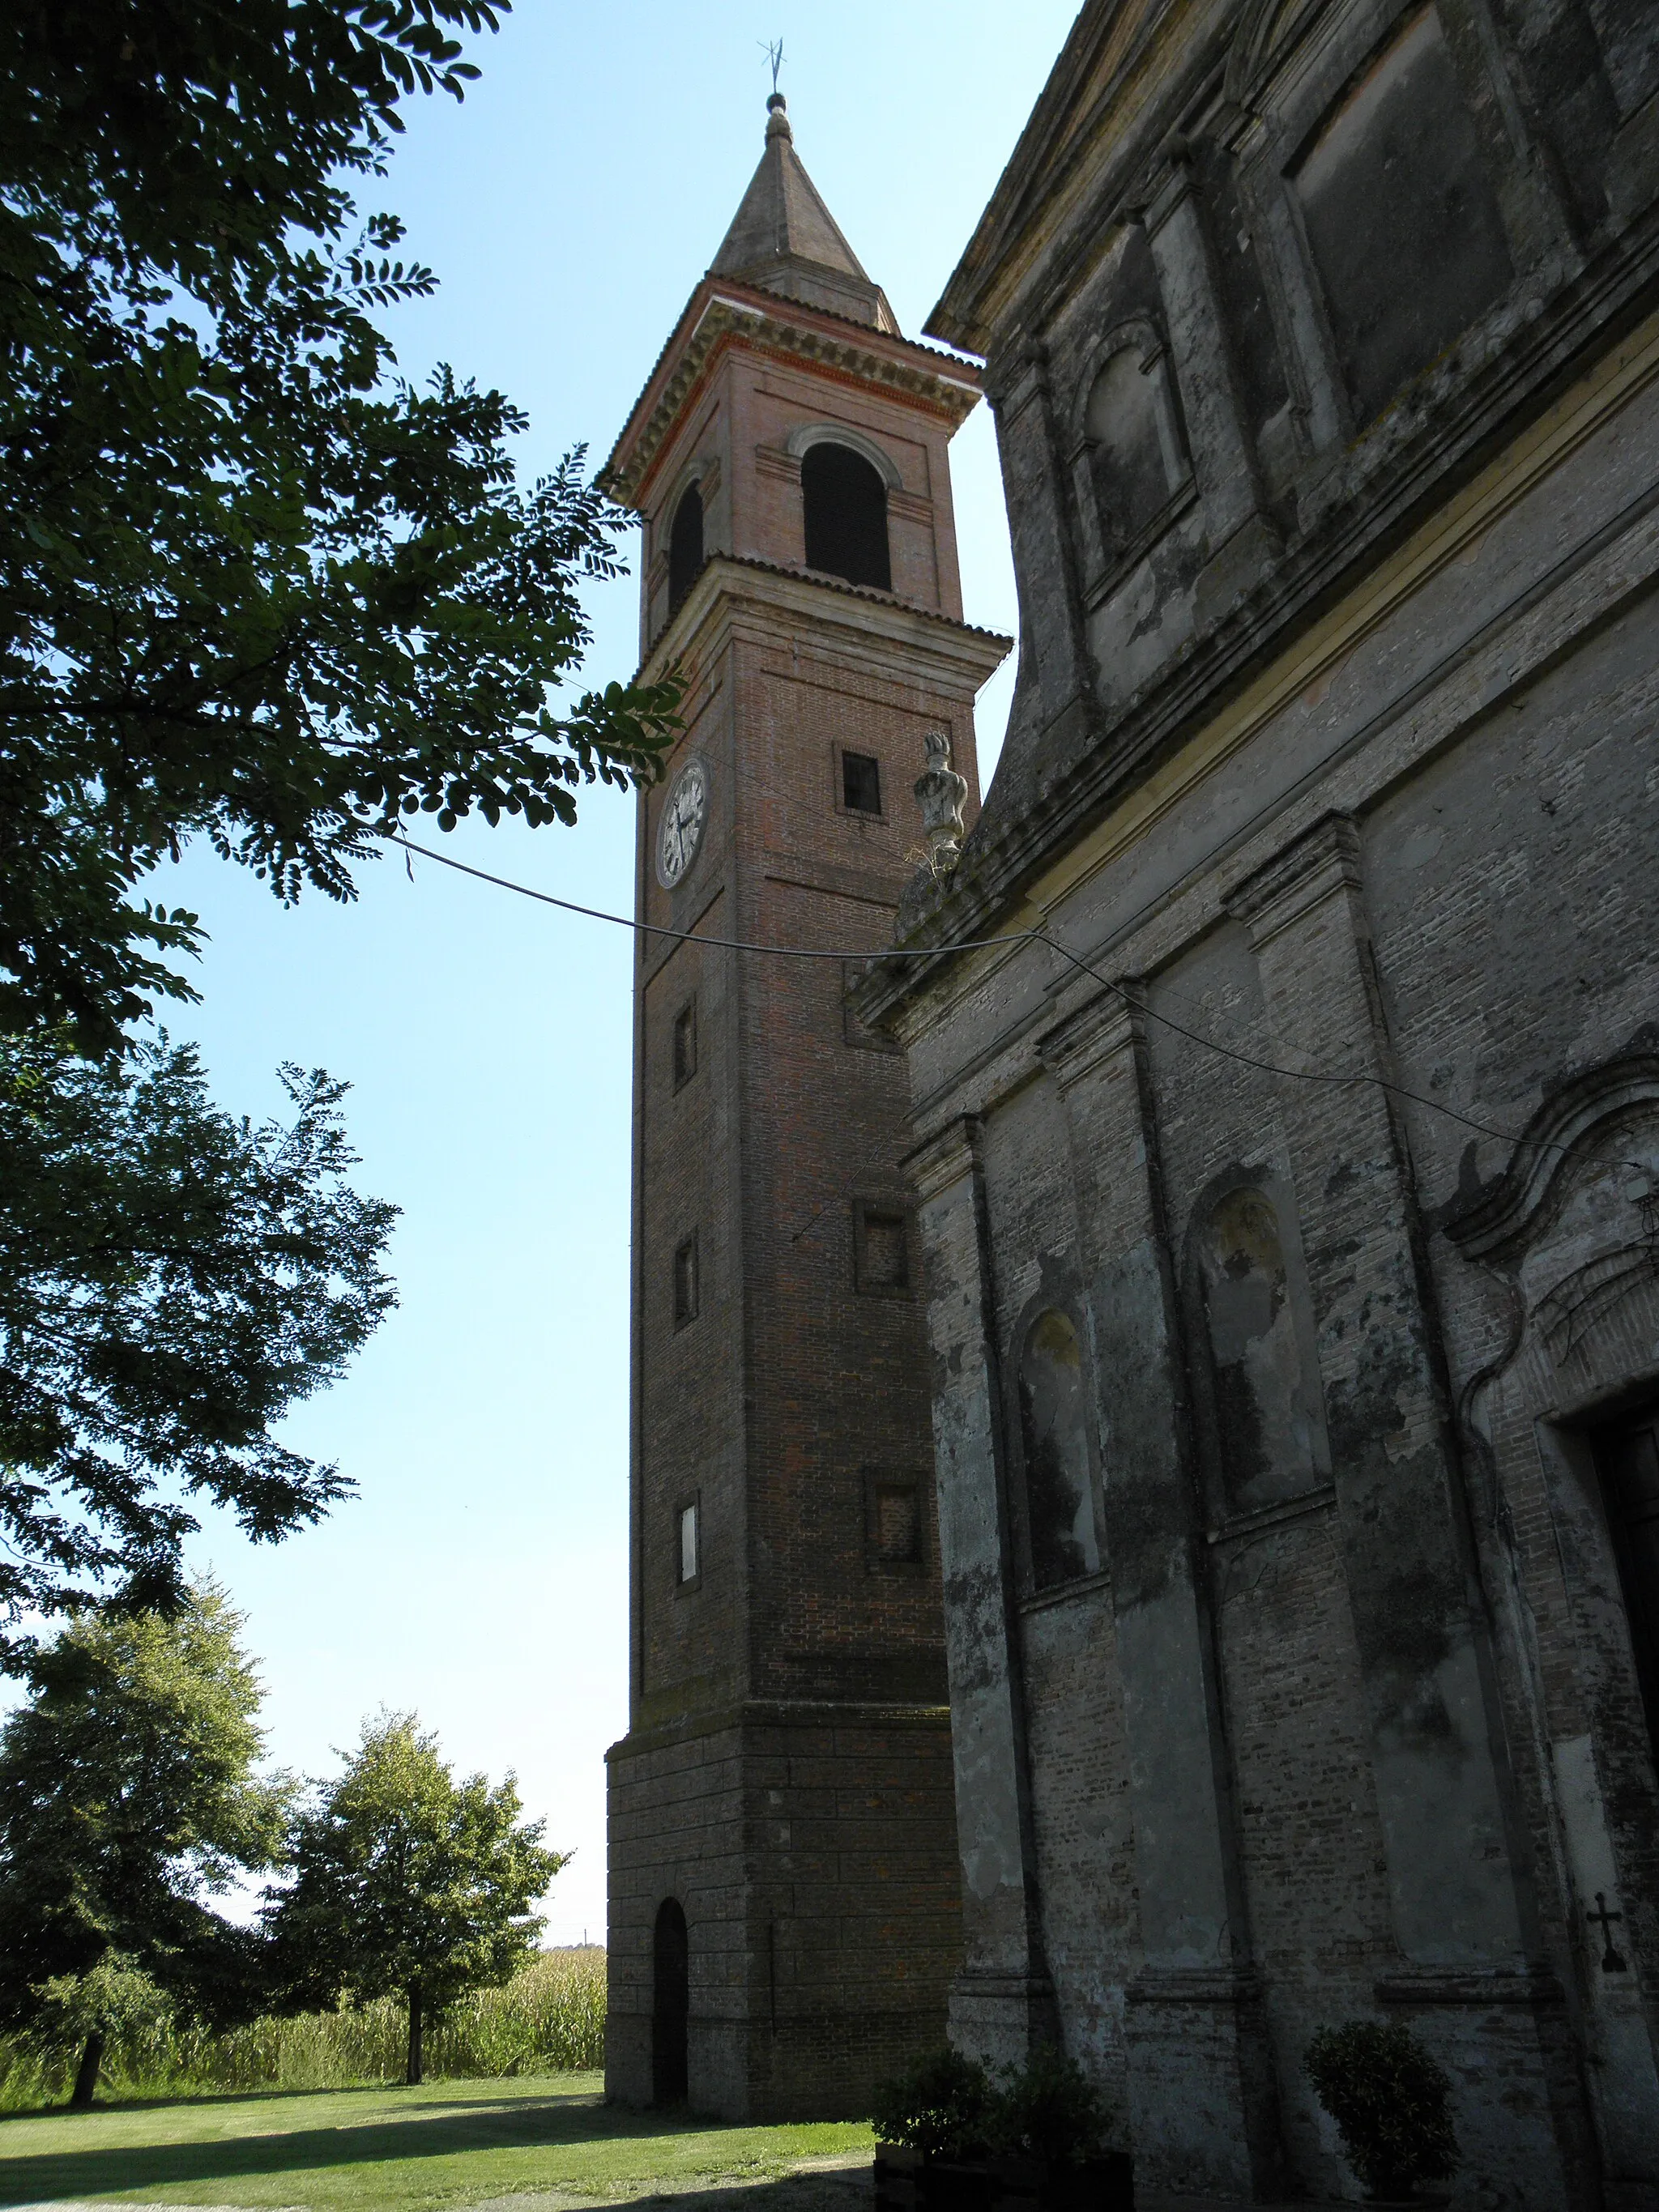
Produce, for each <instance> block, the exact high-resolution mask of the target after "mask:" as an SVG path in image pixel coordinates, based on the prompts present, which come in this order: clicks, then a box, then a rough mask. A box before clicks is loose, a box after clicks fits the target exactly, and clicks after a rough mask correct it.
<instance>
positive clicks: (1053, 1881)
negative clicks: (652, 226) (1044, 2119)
mask: <svg viewBox="0 0 1659 2212" xmlns="http://www.w3.org/2000/svg"><path fill="white" fill-rule="evenodd" d="M1655 21H1656V19H1655V16H1654V15H1653V11H1652V10H1651V9H1646V10H1641V9H1632V10H1626V11H1624V12H1622V13H1621V12H1620V11H1618V10H1615V9H1609V8H1607V7H1603V6H1601V5H1600V4H1599V0H1596V3H1595V4H1589V3H1588V0H1587V3H1586V4H1582V5H1581V4H1579V3H1578V0H1541V4H1540V5H1539V6H1537V7H1536V8H1534V9H1530V10H1529V11H1528V12H1527V14H1526V17H1525V20H1524V21H1523V20H1522V16H1521V15H1520V14H1519V12H1518V11H1511V10H1509V9H1505V8H1504V7H1501V6H1497V7H1489V6H1487V5H1486V4H1485V0H1437V4H1435V5H1431V6H1422V5H1417V6H1409V5H1408V6H1399V5H1394V4H1387V0H1376V4H1362V0H1347V3H1346V4H1339V0H1331V4H1327V5H1324V6H1318V5H1314V4H1308V5H1301V6H1298V5H1297V4H1294V0H1292V3H1291V4H1289V5H1285V4H1282V0H1281V4H1277V5H1268V4H1265V0H1264V4H1261V5H1256V6H1252V7H1250V8H1249V9H1223V8H1221V7H1219V6H1218V7H1214V8H1211V9H1202V8H1200V9H1193V10H1188V11H1170V12H1160V11H1158V10H1154V9H1138V8H1128V9H1121V8H1109V7H1107V6H1105V5H1091V6H1090V7H1087V8H1085V9H1084V11H1083V13H1082V15H1081V16H1080V17H1079V22H1078V25H1077V27H1076V28H1075V29H1074V31H1073V34H1072V38H1071V40H1069V42H1068V45H1067V47H1066V52H1065V53H1064V54H1063V55H1062V58H1061V60H1060V64H1059V65H1058V67H1057V69H1056V71H1055V75H1054V79H1053V81H1052V82H1051V84H1050V87H1049V88H1048V92H1047V93H1046V94H1045V96H1044V100H1043V102H1042V105H1041V106H1039V109H1038V111H1037V112H1036V117H1035V118H1034V119H1033V123H1032V125H1031V126H1030V130H1029V131H1028V133H1027V135H1026V138H1025V140H1024V141H1023V142H1022V145H1021V147H1020V149H1018V151H1017V153H1016V155H1015V157H1014V160H1013V161H1012V164H1011V166H1010V169H1009V172H1008V174H1007V176H1006V179H1005V180H1004V183H1003V185H1001V186H1000V188H999V195H998V197H997V199H996V200H995V201H994V204H993V206H992V209H991V210H988V211H987V217H986V219H985V221H984V222H983V223H982V224H981V228H980V231H979V233H978V234H976V236H975V240H974V241H973V242H972V244H971V245H970V246H969V251H968V253H967V255H966V256H965V257H964V259H963V264H962V266H961V268H960V269H959V270H958V271H957V275H956V276H955V277H953V279H952V280H951V286H950V287H949V288H948V289H947V291H946V294H945V298H944V300H943V301H941V303H940V306H939V308H938V309H937V310H936V311H935V317H934V320H933V326H932V327H933V329H934V331H936V333H937V334H939V335H940V336H943V337H950V338H952V339H954V340H955V341H956V342H957V343H961V344H963V345H968V346H972V347H974V348H975V349H977V350H980V351H981V352H982V353H984V354H985V356H987V363H988V367H987V383H988V386H989V387H990V389H991V391H992V392H993V394H994V403H995V405H996V408H997V412H998V420H999V435H1000V441H1001V452H1002V458H1003V468H1004V478H1005V485H1006V492H1007V496H1008V501H1009V513H1010V522H1011V527H1012V535H1013V540H1014V550H1015V562H1016V568H1017V573H1018V580H1019V584H1020V589H1021V605H1022V629H1023V635H1022V645H1021V653H1022V659H1021V671H1020V678H1019V682H1018V689H1017V696H1016V700H1015V703H1014V708H1013V712H1012V717H1011V722H1010V729H1009V734H1008V738H1007V740H1006V746H1005V750H1004V753H1003V757H1002V759H1001V761H1000V764H999V767H998V769H997V773H996V775H995V777H994V780H993V782H992V784H991V787H990V788H989V790H988V791H987V795H986V802H985V807H984V811H983V812H982V814H981V818H980V820H979V823H977V824H976V826H975V829H974V831H973V833H972V835H971V836H970V837H969V840H968V841H967V844H966V846H965V848H964V850H963V857H962V860H961V862H960V865H959V866H958V867H957V870H956V871H955V872H954V873H953V875H952V876H951V878H950V879H949V881H948V882H946V883H945V884H933V883H931V882H928V881H927V880H925V879H922V880H919V881H918V884H916V886H915V888H914V889H913V891H912V893H911V895H910V897H909V899H908V902H907V905H906V908H905V910H904V915H903V925H904V931H905V939H904V941H905V944H906V947H907V954H908V957H907V958H906V959H905V960H904V961H902V962H901V961H898V960H894V961H892V962H890V963H887V964H886V965H885V966H884V968H882V969H880V970H879V971H878V973H877V975H874V976H873V977H872V979H871V980H870V981H868V982H867V983H866V984H865V985H863V986H861V987H860V989H859V991H858V992H857V994H855V1000H854V1009H855V1012H856V1013H857V1014H858V1016H859V1018H861V1019H864V1020H866V1021H869V1022H872V1023H873V1022H880V1021H885V1022H887V1023H888V1024H890V1027H891V1028H892V1029H893V1030H894V1032H895V1033H896V1035H898V1036H901V1037H902V1041H903V1042H904V1044H905V1046H906V1049H907V1053H908V1068H909V1073H910V1079H911V1088H912V1098H913V1119H914V1122H915V1130H916V1136H917V1143H916V1146H915V1150H914V1151H913V1152H912V1153H911V1155H910V1157H909V1161H908V1166H909V1170H910V1172H911V1174H912V1176H913V1179H914V1182H915V1188H916V1189H917V1192H918V1196H919V1203H920V1206H921V1220H922V1226H923V1235H924V1242H925V1244H926V1248H927V1264H928V1296H929V1325H930V1331H931V1334H932V1339H933V1426H934V1443H935V1459H936V1470H937V1472H936V1480H937V1485H938V1490H939V1514H940V1532H941V1534H940V1541H941V1549H942V1555H943V1560H944V1566H945V1606H946V1626H947V1646H948V1653H949V1660H950V1669H951V1710H952V1724H953V1730H954V1735H955V1740H956V1754H955V1755H956V1773H957V1826H958V1832H959V1836H960V1839H961V1844H962V1851H963V1897H964V1911H965V1915H966V1923H967V1926H966V1936H967V1940H966V1945H965V1950H964V1957H963V1967H962V1970H961V1972H960V1973H959V1974H958V1977H957V1984H956V1988H955V1992H954V1995H953V1999H952V2025H953V2033H955V2034H956V2035H957V2038H958V2039H959V2040H961V2041H962V2042H963V2044H964V2045H967V2046H968V2047H969V2048H972V2049H975V2050H977V2051H981V2052H982V2053H983V2054H985V2055H986V2056H987V2057H993V2058H997V2059H1008V2058H1012V2057H1018V2055H1020V2053H1022V2052H1023V2051H1027V2050H1029V2049H1030V2048H1031V2047H1032V2046H1033V2045H1035V2044H1036V2043H1039V2042H1041V2041H1042V2040H1044V2039H1048V2038H1049V2037H1052V2036H1054V2035H1056V2034H1057V2035H1058V2036H1059V2037H1060V2039H1062V2040H1063V2042H1064V2043H1065V2044H1066V2047H1067V2048H1068V2049H1070V2050H1072V2051H1074V2052H1075V2053H1076V2054H1077V2055H1078V2056H1079V2057H1080V2058H1082V2059H1083V2060H1084V2061H1085V2063H1087V2064H1088V2065H1089V2066H1090V2067H1091V2069H1095V2070H1096V2071H1097V2074H1098V2076H1099V2078H1100V2079H1101V2081H1103V2084H1104V2085H1105V2086H1106V2087H1107V2088H1108V2089H1109V2092H1110V2093H1111V2094H1112V2096H1113V2097H1114V2099H1115V2100H1116V2102H1117V2104H1118V2106H1119V2107H1120V2109H1121V2112H1122V2113H1123V2115H1124V2125H1125V2127H1126V2129H1127V2132H1128V2133H1129V2135H1130V2136H1131V2137H1132V2139H1133V2143H1134V2147H1135V2150H1136V2154H1137V2159H1138V2161H1139V2172H1141V2173H1142V2174H1143V2175H1144V2176H1145V2178H1146V2181H1147V2183H1148V2184H1149V2185H1153V2186H1164V2187H1167V2188H1171V2189H1179V2190H1185V2191H1201V2192H1209V2193H1213V2194H1222V2195H1241V2196H1246V2197H1249V2196H1255V2197H1264V2198H1267V2199H1270V2200H1271V2199H1273V2198H1275V2197H1279V2196H1282V2195H1284V2194H1286V2193H1289V2194H1292V2195H1294V2194H1305V2195H1308V2196H1310V2197H1319V2198H1329V2197H1340V2196H1344V2195H1347V2196H1352V2195H1353V2194H1355V2193H1356V2192H1357V2184H1356V2181H1355V2178H1354V2177H1353V2176H1352V2173H1351V2172H1349V2171H1348V2170H1347V2168H1346V2166H1345V2165H1344V2163H1343V2161H1342V2159H1341V2157H1340V2148H1339V2144H1338V2142H1337V2139H1336V2136H1335V2135H1334V2130H1333V2129H1332V2126H1331V2124H1330V2122H1329V2120H1328V2117H1327V2116H1326V2115H1325V2114H1324V2113H1323V2112H1322V2109H1321V2108H1320V2106H1318V2104H1317V2101H1316V2099H1315V2098H1314V2096H1313V2093H1312V2091H1311V2087H1310V2083H1309V2081H1308V2079H1307V2076H1306V2074H1305V2071H1304V2063H1303V2059H1304V2052H1305V2050H1306V2046H1307V2042H1308V2039H1309V2037H1310V2034H1311V2033H1313V2032H1314V2030H1315V2029H1316V2028H1317V2027H1322V2026H1325V2025H1329V2024H1332V2023H1334V2022H1336V2021H1341V2020H1346V2019H1351V2018H1355V2017H1369V2018H1384V2019H1391V2020H1399V2021H1405V2022H1406V2023H1407V2024H1408V2025H1409V2026H1410V2027H1411V2028H1412V2029H1413V2033H1416V2034H1417V2035H1418V2036H1419V2038H1420V2039H1421V2040H1422V2041H1423V2042H1424V2043H1425V2044H1426V2045H1428V2046H1429V2047H1430V2048H1431V2050H1432V2051H1435V2052H1436V2053H1437V2055H1438V2056H1439V2057H1440V2058H1441V2059H1442V2061H1443V2063H1444V2064H1445V2065H1446V2067H1447V2069H1448V2070H1449V2074H1450V2075H1451V2077H1452V2081H1453V2083H1454V2104H1455V2115H1456V2124H1457V2128H1458V2131H1459V2138H1460V2142H1461V2144H1462V2165H1461V2167H1460V2170H1459V2173H1458V2175H1457V2177H1456V2179H1455V2200H1456V2202H1458V2203H1460V2204H1464V2205H1468V2207H1470V2208H1473V2207H1474V2206H1475V2205H1477V2204H1480V2205H1482V2206H1492V2207H1495V2206H1498V2205H1503V2206H1506V2207H1510V2206H1512V2207H1515V2208H1517V2212H1519V2208H1528V2212H1555V2208H1558V2207H1564V2206H1568V2205H1571V2206H1574V2207H1578V2206H1583V2207H1584V2208H1586V2212H1589V2208H1592V2207H1596V2208H1599V2207H1601V2206H1615V2207H1619V2208H1621V2212H1626V2208H1627V2212H1636V2208H1638V2207H1642V2208H1650V2207H1651V2206H1652V2205H1653V2204H1654V2203H1659V2065H1656V2049H1659V2002H1656V1995H1655V1993H1656V1991H1659V1846H1656V1843H1655V1838H1656V1835H1659V1776H1656V1765H1655V1742H1656V1732H1659V1706H1656V1705H1655V1704H1654V1702H1653V1699H1652V1696H1651V1694H1650V1697H1649V1700H1648V1703H1647V1704H1646V1705H1644V1699H1643V1693H1642V1686H1641V1685H1642V1678H1641V1674H1640V1668H1641V1665H1642V1663H1643V1662H1642V1657H1641V1654H1642V1650H1643V1648H1644V1647H1643V1640H1642V1639H1643V1633H1644V1631H1643V1626H1642V1623H1643V1620H1644V1617H1645V1616H1644V1613H1643V1607H1644V1605H1645V1604H1646V1603H1648V1602H1649V1601H1651V1602H1652V1603H1653V1604H1654V1605H1655V1606H1659V1585H1656V1587H1655V1588H1654V1589H1653V1590H1652V1591H1651V1592H1650V1593H1649V1594H1648V1597H1646V1598H1644V1596H1643V1595H1642V1592H1643V1589H1644V1588H1645V1585H1643V1584H1641V1583H1639V1580H1638V1581H1632V1579H1631V1577H1632V1575H1634V1574H1635V1573H1636V1569H1634V1568H1633V1567H1632V1565H1631V1564H1630V1559H1631V1556H1632V1555H1630V1554H1629V1553H1626V1554H1623V1555H1621V1554H1620V1553H1619V1550H1618V1545H1619V1544H1620V1542H1626V1541H1633V1540H1627V1539H1625V1538H1620V1537H1619V1536H1618V1535H1617V1534H1616V1526H1615V1523H1616V1517H1617V1516H1616V1513H1615V1508H1614V1505H1613V1504H1612V1503H1610V1501H1611V1500H1612V1499H1613V1491H1612V1490H1611V1489H1610V1488H1609V1487H1608V1483H1609V1482H1610V1481H1611V1478H1610V1477H1606V1476H1605V1475H1604V1469H1605V1468H1606V1466H1607V1464H1608V1462H1607V1456H1606V1455H1607V1451H1608V1450H1609V1449H1612V1447H1611V1446H1610V1445H1609V1444H1608V1443H1607V1437H1608V1436H1609V1435H1610V1434H1611V1433H1612V1431H1610V1430H1609V1428H1608V1427H1607V1424H1608V1423H1609V1422H1613V1421H1614V1420H1615V1419H1617V1420H1622V1421H1626V1423H1628V1422H1629V1421H1632V1420H1634V1419H1636V1418H1637V1416H1638V1413H1640V1414H1641V1415H1642V1418H1644V1419H1645V1418H1646V1413H1644V1411H1643V1409H1644V1408H1648V1407H1651V1406H1652V1404H1653V1403H1654V1402H1655V1401H1659V1261H1656V1254H1659V951H1656V946H1659V933H1656V927H1655V924H1656V919H1659V917H1656V915H1655V911H1654V907H1655V902H1656V900H1659V870H1656V867H1655V864H1654V856H1655V854H1656V851H1659V713H1656V708H1659V630H1656V627H1655V623H1654V620H1653V607H1654V599H1655V593H1656V591H1659V526H1656V523H1655V520H1654V517H1655V514H1656V513H1659V38H1656V36H1655V31H1654V25H1655ZM1019 931H1026V932H1029V933H1030V934H1029V935H1027V936H1026V937H1025V938H1024V940H1023V941H1022V942H1020V943H1018V945H1013V946H1012V947H1005V948H1001V949H999V950H997V951H984V952H977V953H972V954H952V953H951V952H950V951H948V950H947V949H946V948H948V947H949V946H950V945H951V944H952V943H956V942H959V941H961V940H963V939H976V938H981V937H988V936H992V935H1006V934H1008V933H1017V932H1019ZM1598 1439H1600V1441H1598ZM1621 1448H1622V1447H1621ZM1598 1454H1600V1455H1601V1456H1600V1457H1599V1458H1598V1456H1597V1455H1598ZM1618 1510H1620V1511H1622V1510H1624V1509H1623V1508H1619V1509H1618ZM1632 1525H1634V1524H1633V1523H1632ZM1621 1556H1623V1557H1624V1565H1623V1566H1622V1568H1621V1565H1620V1557H1621ZM1609 1915H1611V1916H1612V1917H1607V1916H1609Z"/></svg>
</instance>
